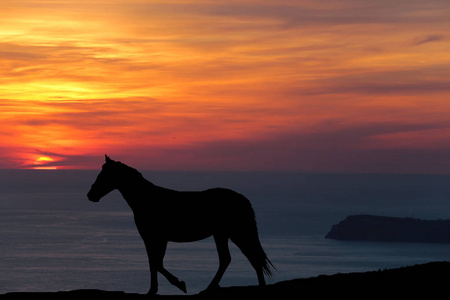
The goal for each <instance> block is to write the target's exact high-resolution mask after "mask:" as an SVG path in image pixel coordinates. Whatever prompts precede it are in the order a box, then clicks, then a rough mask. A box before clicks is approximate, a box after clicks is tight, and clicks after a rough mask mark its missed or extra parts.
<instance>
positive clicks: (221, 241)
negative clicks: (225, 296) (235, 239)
mask: <svg viewBox="0 0 450 300" xmlns="http://www.w3.org/2000/svg"><path fill="white" fill-rule="evenodd" d="M214 241H215V243H216V248H217V254H218V255H219V269H218V270H217V273H216V275H215V276H214V278H213V280H212V281H211V283H210V284H209V285H208V287H207V289H206V290H211V289H214V288H218V287H219V282H220V280H221V279H222V276H223V274H224V273H225V270H226V269H227V268H228V266H229V264H230V262H231V255H230V250H229V248H228V237H227V236H222V235H215V236H214Z"/></svg>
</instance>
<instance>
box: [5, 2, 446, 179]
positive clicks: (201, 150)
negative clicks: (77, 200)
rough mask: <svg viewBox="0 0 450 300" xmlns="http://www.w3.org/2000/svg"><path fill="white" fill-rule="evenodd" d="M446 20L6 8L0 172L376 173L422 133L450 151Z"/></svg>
mask: <svg viewBox="0 0 450 300" xmlns="http://www.w3.org/2000/svg"><path fill="white" fill-rule="evenodd" d="M449 14H450V7H449V6H448V2H447V1H446V0H431V1H427V2H424V1H420V0H409V1H394V2H393V1H388V0H380V1H369V0H362V1H353V0H344V1H333V0H325V1H310V0H301V1H284V0H282V1H276V2H274V1H268V0H243V1H241V0H240V1H237V0H236V1H234V0H232V1H226V2H217V1H203V0H202V1H200V0H190V1H163V2H161V1H151V0H113V1H110V0H97V1H69V2H68V1H35V0H17V1H2V2H1V4H0V38H1V42H0V55H1V57H2V64H0V77H1V78H2V80H1V82H0V99H2V100H1V101H0V107H1V110H0V126H1V128H6V129H5V130H2V131H0V138H1V140H2V143H3V145H2V148H1V149H0V157H4V158H5V159H4V161H5V162H6V163H3V164H2V163H0V167H11V166H16V167H21V166H22V167H32V166H33V165H34V163H35V161H36V160H37V159H39V158H40V157H39V155H42V156H45V155H47V156H49V158H53V161H50V160H47V161H46V160H45V159H42V160H41V163H44V164H48V165H49V166H58V167H77V166H78V167H80V166H82V167H95V166H92V165H91V163H93V161H94V157H95V156H96V155H98V156H99V157H101V156H102V155H103V154H104V153H111V154H117V155H121V156H122V155H123V156H125V157H128V158H130V159H131V160H132V161H136V162H138V163H140V164H143V165H144V166H146V167H147V168H152V167H158V168H163V169H164V168H176V167H177V166H178V167H180V168H196V166H198V167H200V166H202V167H203V168H207V167H208V166H215V168H220V167H222V168H227V167H229V166H231V165H233V164H234V165H236V166H239V165H242V166H243V165H246V166H247V167H246V168H248V169H251V168H255V169H258V168H259V169H261V168H262V166H263V165H267V164H265V163H264V160H267V161H270V157H276V158H277V159H276V160H274V163H273V164H271V168H276V165H277V164H278V166H284V168H289V169H299V170H304V169H308V170H309V169H313V166H314V163H313V162H311V161H309V160H308V158H310V159H311V160H313V161H315V162H316V163H317V161H319V160H320V158H322V159H323V161H330V167H329V168H330V169H332V162H333V163H334V164H335V165H338V164H339V165H340V166H341V169H345V168H344V167H343V166H345V164H350V161H349V160H350V159H345V157H346V156H345V155H346V154H345V153H346V152H345V151H347V152H348V153H352V155H353V154H354V155H356V156H357V157H360V158H361V160H362V159H363V157H366V158H367V159H369V160H370V158H371V157H372V158H374V157H375V156H371V155H369V154H367V153H372V154H373V153H374V152H373V151H375V150H377V149H378V150H379V146H380V143H381V141H384V142H385V143H386V144H389V145H392V146H393V147H394V146H396V145H397V146H398V145H400V144H401V145H403V146H404V147H405V148H408V150H410V149H418V148H419V145H418V144H417V143H409V144H408V143H407V140H408V139H419V140H424V137H423V134H422V133H420V132H421V129H420V128H415V129H411V128H410V127H408V126H412V125H411V124H420V126H422V127H423V130H432V131H433V134H432V135H430V138H429V139H427V142H428V143H431V144H434V145H437V144H439V145H440V146H439V147H441V148H440V151H441V150H443V149H447V147H448V145H446V144H445V143H438V142H437V141H438V140H439V139H445V138H447V133H446V129H445V128H446V127H445V126H446V125H445V124H446V118H448V117H447V115H448V114H447V112H448V110H449V109H450V106H449V104H448V101H446V99H448V97H449V95H450V90H449V88H448V86H450V85H449V82H448V80H447V78H450V74H449V71H448V70H449V69H450V68H449V64H448V61H449V60H448V54H447V53H448V51H447V49H448V48H449V47H450V40H449V39H448V38H447V35H448V33H447V32H445V28H449V26H450V19H449V18H448V15H449ZM411 120H414V122H413V121H411ZM324 124H334V125H333V126H338V127H336V128H335V129H336V130H335V131H332V130H331V131H330V130H327V129H326V126H325V125H324ZM330 126H331V125H330ZM434 126H437V127H439V126H442V128H439V129H429V128H434ZM388 127H389V128H392V129H393V131H389V130H387V128H388ZM413 127H414V126H413ZM402 128H403V129H405V130H404V131H402V130H400V129H402ZM408 128H409V129H408ZM427 128H428V129H427ZM396 130H397V131H396ZM412 132H413V133H412ZM422 132H423V131H422ZM394 137H395V138H394ZM395 139H397V140H398V141H402V142H398V143H396V140H395ZM364 142H366V143H367V144H366V145H365V147H362V146H361V145H362V144H363V143H364ZM277 145H278V146H277ZM350 145H351V147H353V148H351V147H350ZM408 145H409V146H408ZM336 147H339V148H341V149H344V148H345V149H346V150H345V151H344V150H340V152H339V153H340V154H339V155H337V156H336V157H339V158H336V159H333V160H330V159H329V157H333V155H332V150H333V149H335V148H336ZM387 148H389V147H387ZM394 148H395V147H394ZM36 149H39V151H37V150H36ZM245 149H248V153H246V150H245ZM250 149H252V150H250ZM313 149H314V150H313ZM372 150H373V151H372ZM449 150H450V149H449ZM358 151H359V152H358ZM436 151H437V150H436ZM313 152H314V153H315V154H312V153H313ZM362 152H364V153H365V154H364V155H362V154H361V156H358V155H357V153H362ZM130 153H131V154H130ZM252 153H259V154H258V155H256V154H255V155H254V156H252ZM296 153H297V155H298V156H299V157H300V156H301V157H303V158H302V159H300V158H298V157H297V158H296ZM449 153H450V151H449ZM83 157H85V158H86V159H83ZM258 157H259V158H258ZM374 159H375V158H374ZM339 160H341V162H339ZM155 161H157V162H158V163H155ZM275 161H276V163H275ZM344 161H345V162H344ZM144 162H145V163H144ZM231 162H233V163H231ZM369 164H370V162H367V165H369ZM377 164H378V165H379V161H377ZM324 165H325V164H324ZM367 165H366V164H364V166H365V167H367ZM306 166H309V167H306ZM280 168H281V167H280ZM324 168H325V167H324Z"/></svg>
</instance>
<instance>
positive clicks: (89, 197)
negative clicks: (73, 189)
mask: <svg viewBox="0 0 450 300" xmlns="http://www.w3.org/2000/svg"><path fill="white" fill-rule="evenodd" d="M87 197H88V199H89V201H92V202H98V201H100V197H97V196H95V195H93V194H92V192H90V191H89V193H88V194H87Z"/></svg>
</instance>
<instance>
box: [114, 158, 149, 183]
mask: <svg viewBox="0 0 450 300" xmlns="http://www.w3.org/2000/svg"><path fill="white" fill-rule="evenodd" d="M115 164H116V167H117V168H118V169H119V170H120V172H121V173H126V175H127V176H132V177H133V178H135V177H137V178H139V179H140V178H144V176H142V173H141V172H139V171H138V170H136V169H135V168H132V167H130V166H128V165H126V164H124V163H122V162H120V161H116V162H115Z"/></svg>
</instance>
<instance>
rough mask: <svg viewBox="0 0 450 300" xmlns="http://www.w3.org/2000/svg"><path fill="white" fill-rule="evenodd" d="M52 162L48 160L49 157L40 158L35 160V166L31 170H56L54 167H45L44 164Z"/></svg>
mask: <svg viewBox="0 0 450 300" xmlns="http://www.w3.org/2000/svg"><path fill="white" fill-rule="evenodd" d="M52 161H54V160H53V159H52V158H50V157H46V156H41V157H39V158H38V159H36V161H35V163H34V165H35V166H34V167H33V169H47V170H56V169H57V167H56V166H45V164H46V163H49V162H52ZM43 165H44V166H43Z"/></svg>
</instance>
